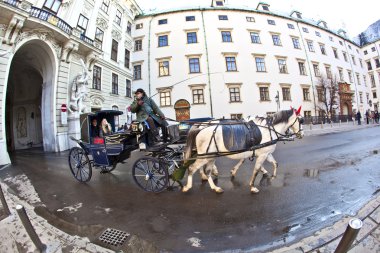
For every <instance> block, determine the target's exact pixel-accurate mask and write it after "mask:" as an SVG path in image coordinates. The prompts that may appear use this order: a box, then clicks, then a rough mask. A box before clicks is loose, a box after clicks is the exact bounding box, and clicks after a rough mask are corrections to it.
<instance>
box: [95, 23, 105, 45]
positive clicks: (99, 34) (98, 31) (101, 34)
mask: <svg viewBox="0 0 380 253" xmlns="http://www.w3.org/2000/svg"><path fill="white" fill-rule="evenodd" d="M103 37H104V32H103V31H102V30H101V29H99V28H98V27H96V31H95V40H97V41H99V42H100V43H102V42H103Z"/></svg>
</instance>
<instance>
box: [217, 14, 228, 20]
mask: <svg viewBox="0 0 380 253" xmlns="http://www.w3.org/2000/svg"><path fill="white" fill-rule="evenodd" d="M218 18H219V20H228V17H227V15H219V16H218Z"/></svg>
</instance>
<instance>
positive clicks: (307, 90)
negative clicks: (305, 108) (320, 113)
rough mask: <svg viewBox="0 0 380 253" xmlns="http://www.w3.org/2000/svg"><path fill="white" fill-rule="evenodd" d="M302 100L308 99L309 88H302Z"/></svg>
mask: <svg viewBox="0 0 380 253" xmlns="http://www.w3.org/2000/svg"><path fill="white" fill-rule="evenodd" d="M302 93H303V100H305V101H310V91H309V88H302Z"/></svg>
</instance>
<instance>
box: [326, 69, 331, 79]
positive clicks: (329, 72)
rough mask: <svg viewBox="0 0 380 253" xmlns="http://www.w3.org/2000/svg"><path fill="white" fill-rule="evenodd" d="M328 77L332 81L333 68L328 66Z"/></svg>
mask: <svg viewBox="0 0 380 253" xmlns="http://www.w3.org/2000/svg"><path fill="white" fill-rule="evenodd" d="M326 76H327V78H330V79H332V73H331V68H330V67H329V66H326Z"/></svg>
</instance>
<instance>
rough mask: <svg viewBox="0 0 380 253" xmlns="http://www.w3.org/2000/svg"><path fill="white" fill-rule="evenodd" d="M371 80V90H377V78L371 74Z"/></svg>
mask: <svg viewBox="0 0 380 253" xmlns="http://www.w3.org/2000/svg"><path fill="white" fill-rule="evenodd" d="M369 79H371V88H375V87H376V82H375V76H374V75H373V74H369Z"/></svg>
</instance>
